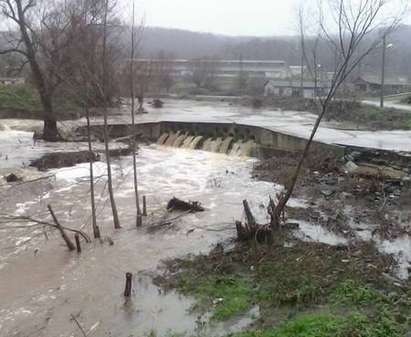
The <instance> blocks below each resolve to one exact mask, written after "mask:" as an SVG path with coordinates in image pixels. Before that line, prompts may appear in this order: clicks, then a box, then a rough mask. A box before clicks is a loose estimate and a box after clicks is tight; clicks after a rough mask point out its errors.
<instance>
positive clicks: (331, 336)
mask: <svg viewBox="0 0 411 337" xmlns="http://www.w3.org/2000/svg"><path fill="white" fill-rule="evenodd" d="M403 333H404V330H402V329H401V328H400V326H399V325H398V323H396V322H394V321H391V320H390V319H387V318H385V319H384V318H382V319H380V320H376V321H374V320H372V319H370V318H368V317H367V316H366V315H363V314H360V313H354V314H351V315H349V316H341V315H325V314H317V315H302V316H300V317H297V318H295V319H293V320H291V321H288V322H286V323H284V324H283V325H281V326H280V327H278V328H274V329H267V330H256V331H249V332H242V333H238V334H233V335H230V337H400V336H402V334H403Z"/></svg>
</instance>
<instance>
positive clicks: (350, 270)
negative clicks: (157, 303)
mask: <svg viewBox="0 0 411 337" xmlns="http://www.w3.org/2000/svg"><path fill="white" fill-rule="evenodd" d="M288 234H289V233H283V236H282V237H281V238H280V237H279V238H278V240H275V242H274V243H273V245H272V246H258V247H256V246H255V245H254V244H252V243H247V244H237V245H236V246H235V247H234V248H233V249H229V250H228V251H224V249H223V247H222V246H221V245H219V246H217V247H216V248H215V249H214V250H213V251H211V253H210V254H209V255H200V256H196V257H194V258H187V259H177V260H172V261H168V262H166V272H165V274H164V275H163V276H161V277H158V278H157V279H156V282H157V283H158V284H160V285H161V286H162V287H164V288H166V289H169V288H176V289H178V291H180V292H181V293H182V294H185V295H190V296H193V297H194V298H196V300H197V302H196V305H195V306H194V307H193V308H192V310H194V311H195V312H199V313H201V312H207V311H210V312H211V322H213V321H226V320H230V319H235V318H238V317H241V316H242V315H245V314H246V313H247V312H249V311H250V310H251V309H253V308H258V310H257V312H258V315H256V317H255V320H254V323H253V324H252V325H251V326H250V327H249V329H248V331H246V332H242V333H238V334H233V335H232V336H233V337H234V336H235V337H288V336H290V337H291V336H292V337H309V336H310V337H311V336H312V337H314V336H315V337H331V336H341V337H343V336H347V337H348V336H362V337H383V336H384V337H400V336H405V334H406V333H407V332H408V331H409V330H410V328H411V292H410V291H409V289H410V288H409V282H408V283H406V284H405V283H401V282H399V283H393V282H392V280H391V279H390V278H389V277H388V276H385V274H384V272H387V273H388V272H389V270H391V268H392V267H393V264H394V262H393V260H392V259H391V258H390V257H389V256H384V255H381V254H379V253H378V251H377V250H376V249H375V247H374V246H373V245H372V244H365V243H364V244H357V245H353V246H351V247H342V246H328V245H324V244H320V243H309V242H301V241H298V240H296V239H293V238H292V237H291V236H289V235H288Z"/></svg>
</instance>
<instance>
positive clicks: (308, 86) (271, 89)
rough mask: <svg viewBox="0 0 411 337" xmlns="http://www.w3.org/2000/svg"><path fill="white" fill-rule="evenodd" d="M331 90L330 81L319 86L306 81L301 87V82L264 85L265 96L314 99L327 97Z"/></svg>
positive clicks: (290, 81) (267, 83)
mask: <svg viewBox="0 0 411 337" xmlns="http://www.w3.org/2000/svg"><path fill="white" fill-rule="evenodd" d="M301 89H302V91H303V94H302V95H301ZM329 89H330V82H328V81H320V82H318V83H317V84H316V83H315V82H314V81H304V82H303V84H302V86H301V82H300V81H296V80H269V81H267V82H266V83H265V85H264V96H280V97H281V96H282V97H298V96H303V97H305V98H314V97H318V96H324V95H326V94H327V92H328V90H329Z"/></svg>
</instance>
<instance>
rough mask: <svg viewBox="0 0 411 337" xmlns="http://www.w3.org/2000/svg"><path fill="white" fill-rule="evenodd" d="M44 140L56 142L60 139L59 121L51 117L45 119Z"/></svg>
mask: <svg viewBox="0 0 411 337" xmlns="http://www.w3.org/2000/svg"><path fill="white" fill-rule="evenodd" d="M43 139H44V140H46V141H49V142H56V141H58V140H59V139H60V135H59V132H58V129H57V121H56V120H55V119H53V118H50V117H45V118H44V124H43Z"/></svg>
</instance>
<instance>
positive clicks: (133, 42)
mask: <svg viewBox="0 0 411 337" xmlns="http://www.w3.org/2000/svg"><path fill="white" fill-rule="evenodd" d="M135 52H136V37H135V11H134V2H133V15H132V25H131V51H130V62H129V63H130V97H131V111H130V113H131V127H132V132H133V133H134V132H135V125H136V123H135V116H134V113H135V84H134V81H135V79H134V57H135ZM131 142H132V147H133V151H132V152H133V173H134V194H135V202H136V212H137V214H136V226H137V227H140V226H141V225H142V215H141V208H140V199H139V193H138V176H137V158H136V151H137V148H136V139H135V135H133V138H132V140H131Z"/></svg>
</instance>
